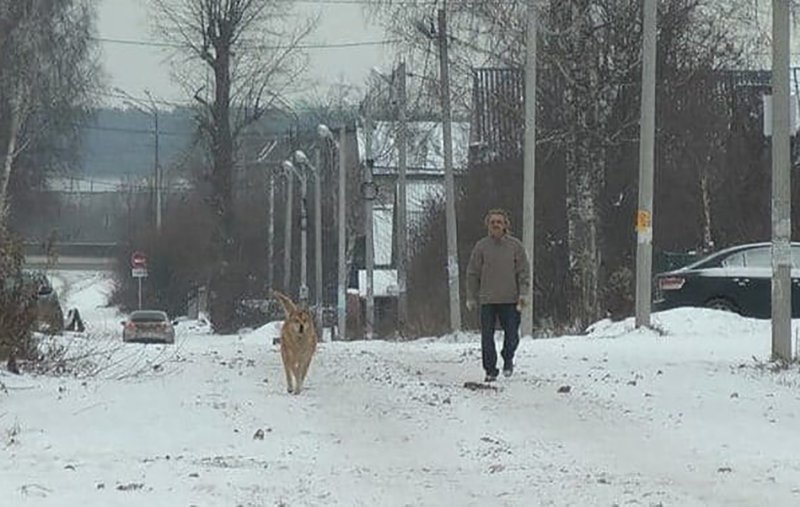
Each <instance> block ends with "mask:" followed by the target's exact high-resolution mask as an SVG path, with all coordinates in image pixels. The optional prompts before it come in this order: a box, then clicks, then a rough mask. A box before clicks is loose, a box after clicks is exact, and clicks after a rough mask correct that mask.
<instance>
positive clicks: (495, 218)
mask: <svg viewBox="0 0 800 507" xmlns="http://www.w3.org/2000/svg"><path fill="white" fill-rule="evenodd" d="M506 225H507V224H506V217H504V216H503V215H489V234H490V235H491V236H492V237H493V238H499V237H502V236H503V234H505V233H506Z"/></svg>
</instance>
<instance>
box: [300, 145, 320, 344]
mask: <svg viewBox="0 0 800 507" xmlns="http://www.w3.org/2000/svg"><path fill="white" fill-rule="evenodd" d="M294 160H295V162H297V163H298V164H300V165H301V166H303V167H305V168H306V169H307V170H308V169H310V170H311V174H313V175H314V302H315V304H316V311H315V314H316V318H317V323H318V324H319V325H318V326H317V329H319V330H320V331H321V330H322V198H321V193H322V192H321V189H320V188H321V184H320V179H321V177H322V175H321V174H320V171H319V166H320V147H319V145H318V146H317V163H316V165H314V164H312V163H311V162H310V161H309V160H308V157H307V156H306V154H305V153H304V152H303V151H302V150H297V151H295V152H294ZM306 176H308V175H306ZM304 202H305V201H304Z"/></svg>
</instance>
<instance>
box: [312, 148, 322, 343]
mask: <svg viewBox="0 0 800 507" xmlns="http://www.w3.org/2000/svg"><path fill="white" fill-rule="evenodd" d="M316 157H317V159H316V165H315V167H314V303H316V305H317V306H316V312H315V313H316V318H317V332H318V333H320V334H319V337H322V331H323V329H322V196H321V192H322V190H321V186H322V184H321V182H320V179H321V178H322V140H320V141H319V142H318V143H317V153H316Z"/></svg>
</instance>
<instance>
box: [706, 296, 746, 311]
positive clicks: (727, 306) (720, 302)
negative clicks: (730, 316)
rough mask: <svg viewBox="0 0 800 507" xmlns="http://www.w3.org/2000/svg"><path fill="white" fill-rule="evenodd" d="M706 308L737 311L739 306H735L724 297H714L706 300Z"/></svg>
mask: <svg viewBox="0 0 800 507" xmlns="http://www.w3.org/2000/svg"><path fill="white" fill-rule="evenodd" d="M706 308H711V309H713V310H722V311H725V312H732V313H739V308H737V307H736V305H735V304H733V303H732V302H731V301H730V300H728V299H725V298H714V299H709V300H708V301H706Z"/></svg>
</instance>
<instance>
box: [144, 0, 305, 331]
mask: <svg viewBox="0 0 800 507" xmlns="http://www.w3.org/2000/svg"><path fill="white" fill-rule="evenodd" d="M152 3H153V5H154V7H155V10H156V11H157V12H158V13H159V14H160V16H159V18H158V28H159V30H160V31H161V32H162V34H163V35H164V36H165V37H166V38H168V39H170V40H172V41H173V42H175V43H176V44H177V45H179V46H180V48H181V53H180V54H181V55H182V56H184V57H185V58H186V59H187V62H186V63H188V64H189V66H188V67H187V68H185V69H183V78H184V81H183V84H184V86H185V87H186V88H187V90H188V91H190V93H191V94H192V96H193V97H194V99H195V101H196V102H197V104H198V115H197V121H198V127H199V129H200V130H201V132H202V133H203V134H204V135H205V136H206V139H207V148H208V154H209V157H210V159H211V160H210V165H211V168H210V171H209V174H208V182H209V187H210V195H209V197H208V200H209V205H210V207H211V209H212V213H213V216H214V217H215V226H214V229H213V239H212V245H213V246H212V253H211V259H210V261H211V263H212V267H211V270H210V272H211V276H210V285H211V292H210V295H211V297H210V301H209V310H210V317H211V321H212V323H213V325H214V328H215V329H216V330H217V331H220V332H228V331H232V330H233V326H234V312H235V305H236V300H237V296H238V294H237V291H238V290H239V289H238V288H237V282H236V280H235V279H234V276H233V273H234V272H235V271H236V270H234V269H233V264H234V262H235V260H236V259H235V257H236V252H237V249H238V246H237V243H238V239H237V237H236V233H235V227H234V225H235V217H234V207H233V197H234V192H233V184H232V183H233V171H234V167H235V164H236V160H235V159H236V154H237V143H238V141H239V139H240V136H241V135H242V134H243V132H244V131H245V129H246V128H247V127H248V126H249V125H251V124H253V122H255V121H256V120H258V119H259V118H260V117H261V116H262V115H263V114H264V113H265V112H266V111H267V110H268V109H269V108H270V107H271V106H272V102H273V100H275V99H276V97H281V96H282V95H283V94H284V93H285V92H286V91H287V88H288V87H289V86H291V85H292V84H293V83H294V82H295V80H296V79H297V77H298V76H299V75H300V73H301V72H302V71H303V70H304V66H305V61H304V59H303V57H302V54H301V52H300V50H299V48H298V43H299V42H300V41H301V40H302V39H303V38H304V37H305V36H306V35H308V34H309V33H310V31H311V30H312V28H313V26H314V22H313V21H305V22H300V23H299V24H298V23H294V22H293V19H292V17H291V7H292V6H291V3H290V2H286V1H282V0H152ZM192 64H194V66H192ZM203 71H205V76H207V78H206V77H204V72H203ZM239 271H241V270H239Z"/></svg>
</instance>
